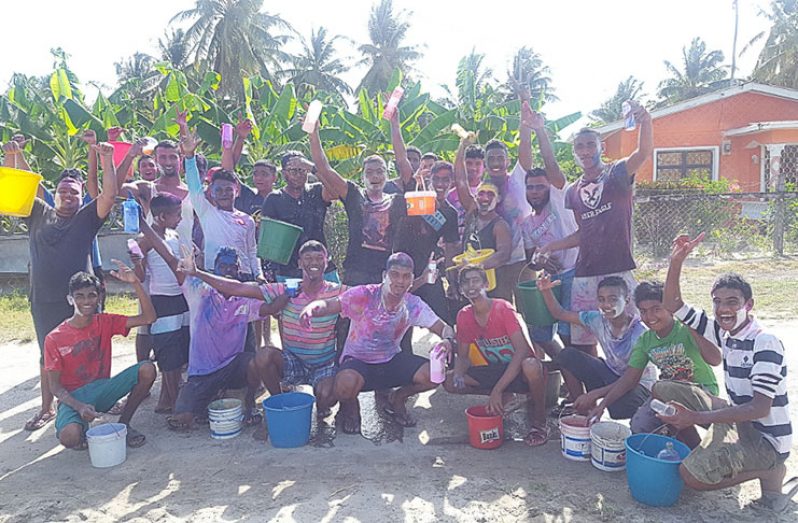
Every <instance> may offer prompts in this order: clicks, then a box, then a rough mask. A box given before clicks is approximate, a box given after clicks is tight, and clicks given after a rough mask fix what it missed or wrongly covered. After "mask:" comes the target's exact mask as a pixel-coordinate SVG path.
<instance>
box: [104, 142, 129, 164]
mask: <svg viewBox="0 0 798 523" xmlns="http://www.w3.org/2000/svg"><path fill="white" fill-rule="evenodd" d="M108 143H110V144H111V145H113V146H114V165H115V166H117V167H119V164H120V163H122V160H124V159H125V156H126V155H127V152H128V151H129V150H130V148H131V147H133V144H132V143H128V142H108Z"/></svg>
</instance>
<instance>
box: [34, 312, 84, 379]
mask: <svg viewBox="0 0 798 523" xmlns="http://www.w3.org/2000/svg"><path fill="white" fill-rule="evenodd" d="M74 312H75V309H74V307H72V305H70V304H69V302H67V301H66V298H64V300H63V301H57V302H52V303H38V302H32V303H31V304H30V314H31V316H32V317H33V328H34V330H35V331H36V341H38V342H39V365H44V339H45V338H46V337H47V335H48V334H50V331H52V330H53V329H55V328H56V327H58V326H59V325H60V324H61V323H62V322H63V321H64V320H67V319H69V318H71V317H72V314H73V313H74Z"/></svg>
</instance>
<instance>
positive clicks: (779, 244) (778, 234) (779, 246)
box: [773, 169, 784, 256]
mask: <svg viewBox="0 0 798 523" xmlns="http://www.w3.org/2000/svg"><path fill="white" fill-rule="evenodd" d="M776 194H777V196H776V213H775V215H774V216H773V250H774V251H775V253H776V255H778V256H783V255H784V171H783V170H782V169H779V173H778V175H777V176H776Z"/></svg>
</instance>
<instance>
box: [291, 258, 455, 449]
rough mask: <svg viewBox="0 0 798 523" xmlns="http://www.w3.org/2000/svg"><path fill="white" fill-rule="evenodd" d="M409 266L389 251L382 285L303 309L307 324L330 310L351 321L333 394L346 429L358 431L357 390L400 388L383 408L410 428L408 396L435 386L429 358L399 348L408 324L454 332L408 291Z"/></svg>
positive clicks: (440, 332)
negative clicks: (431, 379)
mask: <svg viewBox="0 0 798 523" xmlns="http://www.w3.org/2000/svg"><path fill="white" fill-rule="evenodd" d="M413 269H414V267H413V259H412V258H411V257H410V256H408V255H407V254H405V253H401V252H400V253H395V254H392V255H391V256H390V257H389V258H388V261H387V262H386V265H385V272H384V273H383V274H384V280H383V283H382V284H381V285H361V286H358V287H354V288H351V289H349V290H347V291H346V292H344V293H343V294H341V295H340V296H339V297H337V298H332V299H328V300H324V301H321V300H318V301H314V302H313V303H310V304H309V305H308V306H307V307H305V310H303V311H302V318H303V321H304V322H305V324H306V325H307V324H308V322H310V321H312V319H313V318H318V317H323V316H330V315H333V314H340V315H341V316H343V317H346V318H349V319H351V321H352V327H351V329H350V330H349V335H348V337H347V340H346V345H345V346H344V349H343V355H342V357H341V364H340V367H339V370H338V374H336V376H335V397H336V398H337V399H338V401H340V402H341V410H340V411H339V413H338V415H339V416H340V417H341V418H340V420H339V421H340V422H341V428H342V430H343V432H345V433H346V434H355V433H358V432H360V404H359V403H358V399H357V396H358V394H359V393H360V392H362V391H370V390H384V389H390V388H393V387H399V389H397V390H395V391H393V392H392V393H390V395H389V396H388V400H387V402H386V405H385V407H384V412H385V414H387V415H389V416H391V417H392V418H393V419H394V420H395V421H396V422H397V423H399V424H401V425H402V426H405V427H412V426H415V424H416V421H415V419H414V418H413V417H411V416H410V414H409V413H408V412H407V407H406V405H405V403H406V401H407V399H408V398H409V397H410V396H412V395H413V394H417V393H419V392H423V391H425V390H431V389H434V388H435V387H437V385H436V384H435V383H432V381H430V375H429V371H430V369H429V361H428V360H427V359H426V358H422V357H421V356H417V355H415V354H413V353H412V352H403V351H402V350H401V348H400V347H399V343H400V340H401V339H402V337H403V336H404V334H405V332H406V331H407V329H408V328H410V327H411V326H417V327H424V328H426V329H429V330H430V331H431V332H433V333H435V334H437V335H438V336H440V337H441V338H446V339H448V338H451V337H452V335H453V334H454V331H453V330H452V328H451V327H449V326H448V325H446V324H445V323H444V322H443V321H441V320H440V319H439V318H438V317H437V316H436V315H435V313H434V312H432V309H430V308H429V306H428V305H427V304H426V303H424V302H423V301H422V300H421V298H419V297H418V296H414V295H412V294H409V293H408V290H409V289H410V287H411V285H412V283H413ZM447 345H449V346H450V344H448V343H447Z"/></svg>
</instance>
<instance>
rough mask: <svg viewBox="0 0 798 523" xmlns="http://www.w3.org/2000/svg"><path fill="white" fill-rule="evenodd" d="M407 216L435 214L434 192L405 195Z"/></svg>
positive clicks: (410, 192) (408, 193) (407, 193)
mask: <svg viewBox="0 0 798 523" xmlns="http://www.w3.org/2000/svg"><path fill="white" fill-rule="evenodd" d="M405 201H406V202H407V215H408V216H429V215H432V214H435V191H409V192H406V193H405Z"/></svg>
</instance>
